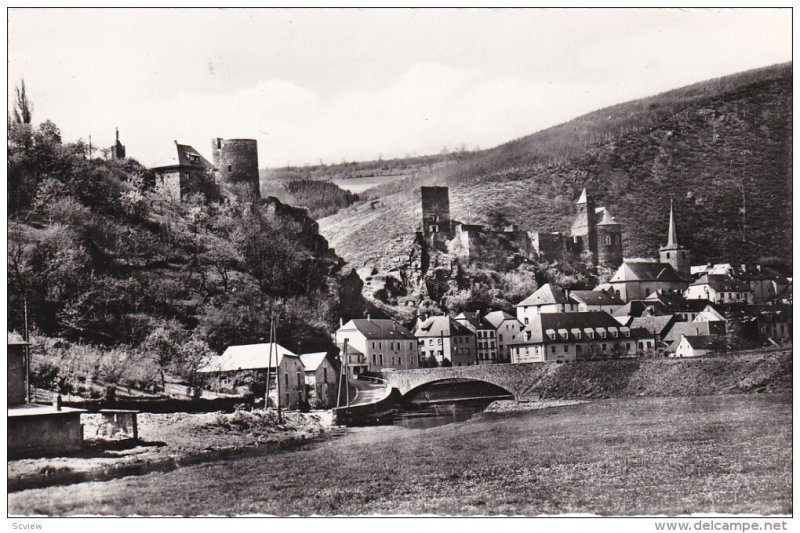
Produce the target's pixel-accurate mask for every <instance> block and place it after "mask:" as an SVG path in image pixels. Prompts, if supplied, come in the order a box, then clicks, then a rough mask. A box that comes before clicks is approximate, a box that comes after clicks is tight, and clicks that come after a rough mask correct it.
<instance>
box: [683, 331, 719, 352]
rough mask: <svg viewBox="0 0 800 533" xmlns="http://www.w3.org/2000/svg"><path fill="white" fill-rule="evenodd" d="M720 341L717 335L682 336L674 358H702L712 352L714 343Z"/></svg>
mask: <svg viewBox="0 0 800 533" xmlns="http://www.w3.org/2000/svg"><path fill="white" fill-rule="evenodd" d="M716 339H718V337H717V336H715V335H698V336H694V335H681V340H680V341H676V342H677V343H678V345H677V347H676V348H675V354H674V357H700V356H701V355H706V354H707V353H709V352H711V351H712V344H713V342H714V341H715V340H716Z"/></svg>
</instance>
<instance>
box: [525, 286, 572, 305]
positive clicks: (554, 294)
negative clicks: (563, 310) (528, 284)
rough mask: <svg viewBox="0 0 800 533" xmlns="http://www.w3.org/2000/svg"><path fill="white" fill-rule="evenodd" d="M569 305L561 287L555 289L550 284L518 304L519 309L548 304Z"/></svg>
mask: <svg viewBox="0 0 800 533" xmlns="http://www.w3.org/2000/svg"><path fill="white" fill-rule="evenodd" d="M566 303H569V300H568V299H567V297H566V295H565V294H564V291H563V290H561V288H560V287H555V288H554V287H553V286H551V285H550V284H549V283H545V284H544V285H542V286H541V287H539V288H538V289H537V290H536V291H535V292H534V293H533V294H531V295H530V296H528V297H527V298H525V299H524V300H522V301H521V302H520V303H518V304H517V305H516V306H517V307H524V306H529V305H530V306H536V305H548V304H566Z"/></svg>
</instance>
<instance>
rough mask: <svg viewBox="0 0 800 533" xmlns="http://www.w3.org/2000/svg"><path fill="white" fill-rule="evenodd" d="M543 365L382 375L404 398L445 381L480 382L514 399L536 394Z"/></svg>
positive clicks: (515, 365) (410, 370)
mask: <svg viewBox="0 0 800 533" xmlns="http://www.w3.org/2000/svg"><path fill="white" fill-rule="evenodd" d="M547 368H549V367H548V366H547V363H528V364H513V365H512V364H493V365H472V366H454V367H437V368H415V369H409V370H393V371H388V372H384V373H383V377H384V379H386V381H387V384H388V386H389V387H390V388H395V389H397V390H398V392H400V394H402V395H403V396H405V395H406V394H408V393H409V392H410V391H412V390H413V389H416V388H418V387H420V386H423V385H425V384H427V383H432V382H436V381H442V380H445V379H456V378H458V379H469V380H473V381H483V382H486V383H489V384H491V385H494V386H496V387H500V388H501V389H503V390H506V391H508V392H509V393H510V394H512V395H514V398H515V399H517V400H522V399H526V398H527V397H528V396H535V395H536V390H535V389H536V388H537V383H538V382H539V381H540V380H541V378H542V377H543V375H544V374H546V373H547Z"/></svg>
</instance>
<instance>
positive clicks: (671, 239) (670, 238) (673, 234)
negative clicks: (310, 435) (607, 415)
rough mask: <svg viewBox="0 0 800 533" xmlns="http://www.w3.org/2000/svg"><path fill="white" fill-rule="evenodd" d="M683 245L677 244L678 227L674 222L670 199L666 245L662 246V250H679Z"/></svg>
mask: <svg viewBox="0 0 800 533" xmlns="http://www.w3.org/2000/svg"><path fill="white" fill-rule="evenodd" d="M682 248H683V246H681V245H680V244H678V227H677V224H676V223H675V209H674V207H673V206H672V200H670V201H669V232H668V233H667V245H666V246H662V247H661V249H662V250H680V249H682Z"/></svg>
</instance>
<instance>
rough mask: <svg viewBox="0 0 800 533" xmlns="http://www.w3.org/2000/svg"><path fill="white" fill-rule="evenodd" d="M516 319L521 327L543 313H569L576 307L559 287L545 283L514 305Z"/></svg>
mask: <svg viewBox="0 0 800 533" xmlns="http://www.w3.org/2000/svg"><path fill="white" fill-rule="evenodd" d="M515 307H516V309H517V319H518V320H519V321H520V322H522V324H523V325H528V324H529V323H531V321H532V320H533V319H534V318H536V317H537V316H539V315H540V314H544V313H569V312H575V311H577V310H578V305H577V304H576V303H575V302H574V301H570V299H569V298H567V295H566V294H565V293H564V291H563V290H561V288H559V287H555V286H553V285H550V284H549V283H545V284H544V285H542V286H541V287H539V288H538V289H536V291H534V293H533V294H531V295H530V296H528V297H527V298H525V299H524V300H522V301H521V302H519V303H518V304H516V306H515Z"/></svg>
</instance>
